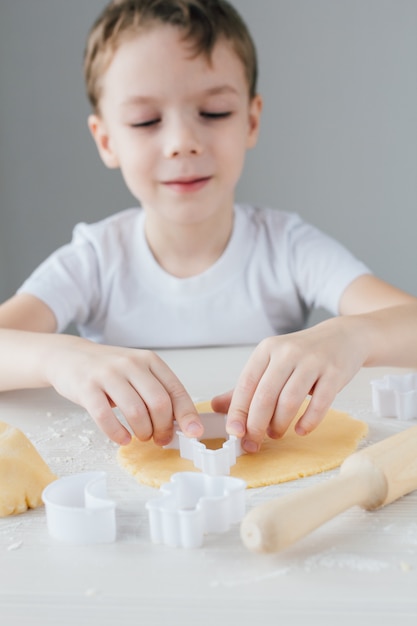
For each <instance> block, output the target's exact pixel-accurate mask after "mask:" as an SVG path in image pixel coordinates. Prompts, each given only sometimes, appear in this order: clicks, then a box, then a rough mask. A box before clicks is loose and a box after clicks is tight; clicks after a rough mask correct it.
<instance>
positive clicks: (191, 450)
mask: <svg viewBox="0 0 417 626" xmlns="http://www.w3.org/2000/svg"><path fill="white" fill-rule="evenodd" d="M199 417H200V419H201V422H202V424H203V426H204V434H203V436H202V437H201V438H199V439H197V438H196V437H186V435H184V434H183V433H182V432H181V431H180V430H176V429H178V424H177V422H174V432H175V434H174V437H173V439H172V441H171V442H170V443H169V444H168V445H166V446H164V448H165V449H175V450H179V451H180V456H181V457H182V458H183V459H188V460H189V461H192V462H193V463H194V466H195V467H196V468H197V469H199V470H201V471H202V472H203V473H204V474H209V475H210V476H225V475H228V474H230V468H231V467H232V466H233V465H235V463H236V459H237V457H239V456H241V455H242V454H244V453H245V452H244V450H243V449H242V446H241V440H240V439H239V438H238V437H235V436H234V435H229V434H228V433H227V432H226V415H224V414H223V413H200V415H199ZM220 438H221V439H226V441H225V442H224V443H223V445H222V447H221V448H219V449H218V450H209V449H208V448H207V447H206V446H205V444H204V443H202V442H201V441H200V439H220Z"/></svg>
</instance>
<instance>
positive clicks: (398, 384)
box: [371, 372, 417, 420]
mask: <svg viewBox="0 0 417 626" xmlns="http://www.w3.org/2000/svg"><path fill="white" fill-rule="evenodd" d="M371 387H372V406H373V410H374V412H375V413H376V414H377V415H378V416H379V417H397V418H398V419H400V420H412V419H416V418H417V372H410V373H408V374H398V375H391V374H388V375H387V376H384V377H383V378H378V379H376V380H372V381H371Z"/></svg>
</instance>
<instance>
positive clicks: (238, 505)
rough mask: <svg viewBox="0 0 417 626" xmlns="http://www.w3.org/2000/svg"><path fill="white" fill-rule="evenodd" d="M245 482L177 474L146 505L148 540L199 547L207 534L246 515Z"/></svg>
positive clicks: (186, 473)
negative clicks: (148, 528)
mask: <svg viewBox="0 0 417 626" xmlns="http://www.w3.org/2000/svg"><path fill="white" fill-rule="evenodd" d="M245 488H246V483H245V481H244V480H242V479H240V478H233V477H231V476H209V475H207V474H198V473H196V472H178V473H176V474H173V475H172V476H171V481H170V482H169V483H165V484H163V485H162V486H161V488H160V495H159V496H158V497H157V498H154V499H153V500H150V501H148V502H147V503H146V508H147V510H148V514H149V525H150V533H151V539H152V541H153V542H154V543H163V544H165V545H167V546H171V547H175V548H176V547H181V548H198V547H200V546H201V545H202V543H203V538H204V535H205V534H207V533H222V532H226V531H227V530H229V528H230V526H231V525H232V524H234V523H237V522H240V521H241V520H242V518H243V516H244V514H245Z"/></svg>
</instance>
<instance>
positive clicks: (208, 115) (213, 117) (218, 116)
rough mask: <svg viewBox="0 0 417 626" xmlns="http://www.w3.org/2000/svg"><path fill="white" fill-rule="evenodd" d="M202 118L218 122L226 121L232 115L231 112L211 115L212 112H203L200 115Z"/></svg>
mask: <svg viewBox="0 0 417 626" xmlns="http://www.w3.org/2000/svg"><path fill="white" fill-rule="evenodd" d="M200 115H201V117H205V118H207V119H209V120H218V119H224V118H225V117H230V115H232V112H231V111H219V112H218V113H211V112H210V111H202V112H201V113H200Z"/></svg>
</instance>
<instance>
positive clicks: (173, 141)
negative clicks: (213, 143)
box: [164, 119, 202, 159]
mask: <svg viewBox="0 0 417 626" xmlns="http://www.w3.org/2000/svg"><path fill="white" fill-rule="evenodd" d="M201 152H202V142H201V137H200V136H199V133H198V130H197V128H196V126H195V124H193V123H192V121H187V120H184V119H177V120H173V121H171V123H170V124H169V126H168V127H167V128H166V136H165V145H164V154H165V157H166V158H168V159H173V158H176V157H180V156H182V157H184V156H198V155H199V154H201Z"/></svg>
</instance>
